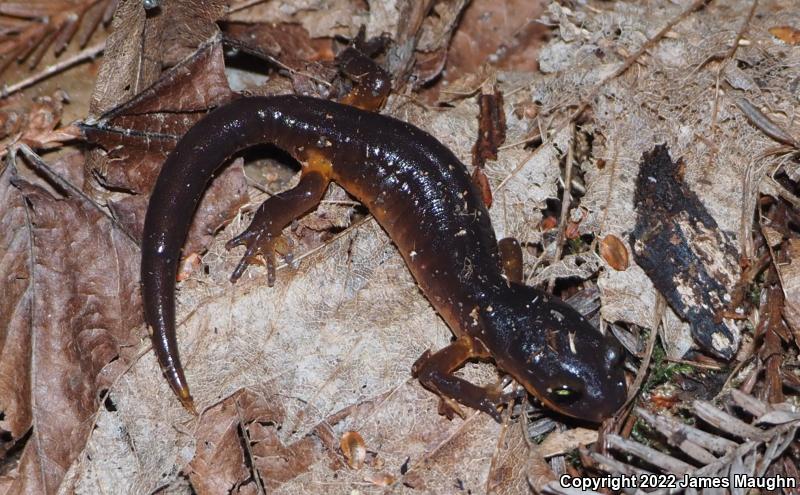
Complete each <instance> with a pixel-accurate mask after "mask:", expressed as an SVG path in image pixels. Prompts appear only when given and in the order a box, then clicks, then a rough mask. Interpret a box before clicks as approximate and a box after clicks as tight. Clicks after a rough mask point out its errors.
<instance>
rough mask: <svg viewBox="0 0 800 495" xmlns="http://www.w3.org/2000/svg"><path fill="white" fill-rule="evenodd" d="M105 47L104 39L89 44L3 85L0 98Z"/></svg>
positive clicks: (80, 60)
mask: <svg viewBox="0 0 800 495" xmlns="http://www.w3.org/2000/svg"><path fill="white" fill-rule="evenodd" d="M105 48H106V42H105V41H103V42H100V43H98V44H96V45H93V46H90V47H89V48H86V49H85V50H81V51H80V52H79V53H76V54H75V55H73V56H71V57H69V58H65V59H64V60H62V61H60V62H58V63H56V64H53V65H50V66H48V67H46V68H45V69H44V70H43V71H41V72H39V73H36V74H34V75H32V76H30V77H27V78H25V79H23V80H22V81H19V82H18V83H14V84H12V85H11V86H5V87H3V89H2V90H0V100H2V99H3V98H6V97H8V96H9V95H11V94H13V93H16V92H18V91H21V90H23V89H25V88H27V87H28V86H33V85H34V84H36V83H38V82H39V81H41V80H43V79H47V78H48V77H50V76H52V75H53V74H57V73H59V72H61V71H63V70H65V69H67V68H69V67H71V66H73V65H75V64H78V63H81V62H83V61H85V60H88V59H91V58H94V57H95V56H97V55H98V54H100V53H102V52H103V50H105Z"/></svg>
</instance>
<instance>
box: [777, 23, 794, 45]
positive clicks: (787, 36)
mask: <svg viewBox="0 0 800 495" xmlns="http://www.w3.org/2000/svg"><path fill="white" fill-rule="evenodd" d="M769 32H770V34H771V35H773V36H775V37H776V38H778V39H779V40H781V41H783V42H784V43H787V44H789V45H796V44H798V43H800V30H798V29H797V28H794V27H792V26H775V27H771V28H769Z"/></svg>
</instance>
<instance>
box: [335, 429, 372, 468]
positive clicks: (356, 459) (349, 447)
mask: <svg viewBox="0 0 800 495" xmlns="http://www.w3.org/2000/svg"><path fill="white" fill-rule="evenodd" d="M339 448H340V449H342V454H344V458H345V459H347V465H348V466H350V469H361V467H362V466H364V460H365V459H366V458H367V447H366V445H365V444H364V439H363V438H362V437H361V435H360V434H359V433H358V432H357V431H346V432H345V433H344V435H342V438H341V439H340V440H339Z"/></svg>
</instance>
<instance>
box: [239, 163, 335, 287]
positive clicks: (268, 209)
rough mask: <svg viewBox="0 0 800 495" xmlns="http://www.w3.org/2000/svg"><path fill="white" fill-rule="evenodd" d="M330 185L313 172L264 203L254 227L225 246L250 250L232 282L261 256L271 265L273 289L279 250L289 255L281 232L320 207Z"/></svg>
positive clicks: (270, 282) (268, 272) (245, 254)
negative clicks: (294, 221) (295, 220)
mask: <svg viewBox="0 0 800 495" xmlns="http://www.w3.org/2000/svg"><path fill="white" fill-rule="evenodd" d="M329 182H330V181H329V179H328V178H327V177H326V176H325V175H324V174H322V173H321V172H318V171H316V170H312V171H309V172H307V173H304V174H303V176H302V177H301V178H300V182H299V183H298V184H297V186H295V187H294V188H293V189H289V190H288V191H284V192H282V193H280V194H276V195H275V196H272V197H271V198H269V199H267V200H266V201H264V202H263V203H261V206H259V207H258V210H257V211H256V214H255V216H254V217H253V221H252V222H251V223H250V226H249V227H247V229H246V230H245V231H244V232H242V233H241V234H239V235H237V236H236V237H234V238H233V239H231V240H230V241H228V242H227V244H225V247H226V248H227V249H231V248H233V247H236V246H246V247H247V250H246V251H245V253H244V256H242V259H241V261H239V264H238V265H236V269H235V270H233V273H232V274H231V281H232V282H236V281H237V280H238V279H239V277H241V276H242V274H243V273H244V271H245V270H246V269H247V267H248V266H249V265H251V264H252V263H254V262H256V261H258V258H259V257H261V258H263V260H264V262H265V263H266V265H267V284H268V285H269V286H270V287H272V286H273V285H274V284H275V251H278V252H280V253H282V254H287V253H288V246H287V244H286V241H285V239H283V238H282V237H281V232H282V231H283V229H284V228H285V227H286V226H287V225H289V224H290V223H291V222H292V220H294V219H296V218H299V217H301V216H303V215H305V214H306V213H308V212H309V211H310V210H312V209H313V208H314V207H315V206H317V205H318V204H319V202H320V200H321V199H322V195H323V194H325V190H326V189H327V187H328V183H329Z"/></svg>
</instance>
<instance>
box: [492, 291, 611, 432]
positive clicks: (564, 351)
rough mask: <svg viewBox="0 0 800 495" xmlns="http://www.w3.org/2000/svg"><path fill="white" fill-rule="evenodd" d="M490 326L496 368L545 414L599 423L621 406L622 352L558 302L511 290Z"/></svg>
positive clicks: (579, 316)
mask: <svg viewBox="0 0 800 495" xmlns="http://www.w3.org/2000/svg"><path fill="white" fill-rule="evenodd" d="M512 292H513V295H512V296H511V297H507V298H505V299H506V301H507V303H510V304H505V305H503V311H502V312H501V314H497V317H496V318H495V320H494V321H493V322H492V323H493V324H494V325H495V328H498V327H502V329H500V330H498V331H497V334H498V335H499V336H501V338H500V339H498V341H497V342H496V344H498V345H499V347H500V348H498V349H496V350H495V352H494V354H495V356H496V357H497V359H498V365H500V367H501V368H503V369H504V370H505V371H507V372H509V373H511V375H513V376H514V378H516V379H517V381H518V382H520V383H521V384H522V385H523V386H524V387H525V389H526V390H527V391H528V392H529V393H530V394H532V395H534V396H535V397H537V398H538V399H539V400H540V401H541V402H542V403H544V404H545V405H546V406H547V407H549V408H550V409H553V410H555V411H557V412H559V413H561V414H564V415H567V416H571V417H574V418H578V419H582V420H585V421H591V422H594V423H599V422H601V421H603V420H604V419H606V418H608V417H609V416H611V415H613V414H614V413H615V412H616V411H617V410H618V409H619V408H620V407H621V406H622V404H623V403H624V402H625V400H626V398H627V390H626V384H625V374H624V372H623V366H622V362H623V359H624V351H623V350H622V348H621V347H620V345H619V343H618V342H617V341H616V339H614V338H613V337H611V336H609V335H606V336H604V335H602V334H600V332H599V331H598V330H596V329H595V328H594V327H593V326H592V325H591V324H590V323H589V322H588V321H587V320H586V319H585V318H584V317H583V316H581V315H580V314H579V313H578V312H577V311H575V310H574V309H573V308H572V307H570V306H569V305H567V304H566V303H564V302H562V301H561V300H560V299H558V298H555V297H553V296H549V295H547V294H544V293H543V292H541V291H538V290H536V289H534V288H532V287H526V286H522V285H516V286H514V287H512Z"/></svg>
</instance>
